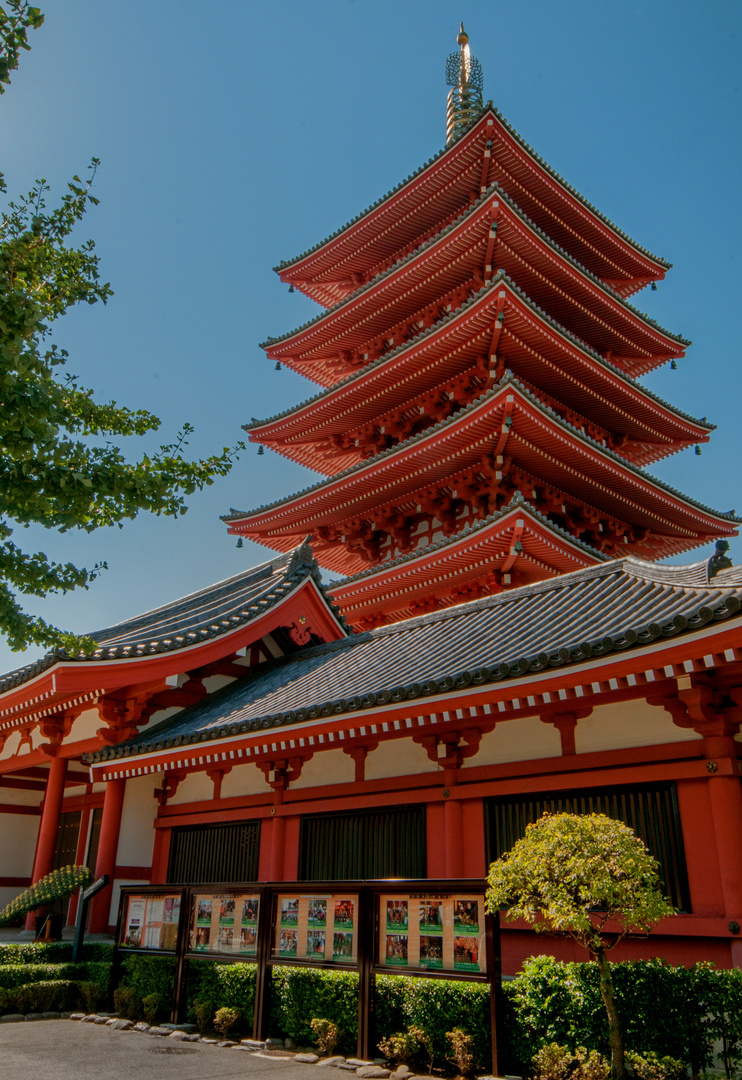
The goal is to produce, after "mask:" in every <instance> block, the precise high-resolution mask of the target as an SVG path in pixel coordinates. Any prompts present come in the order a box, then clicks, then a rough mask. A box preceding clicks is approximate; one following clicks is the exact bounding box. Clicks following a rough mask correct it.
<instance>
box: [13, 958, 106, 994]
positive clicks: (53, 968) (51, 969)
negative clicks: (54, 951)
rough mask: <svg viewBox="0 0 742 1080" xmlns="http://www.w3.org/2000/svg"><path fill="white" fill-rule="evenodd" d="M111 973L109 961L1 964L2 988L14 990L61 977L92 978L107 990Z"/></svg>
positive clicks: (73, 979)
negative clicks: (27, 984)
mask: <svg viewBox="0 0 742 1080" xmlns="http://www.w3.org/2000/svg"><path fill="white" fill-rule="evenodd" d="M110 975H111V965H110V964H107V963H96V962H84V963H80V964H72V963H63V964H3V965H1V966H0V988H2V989H4V990H13V989H15V987H17V986H23V985H25V984H26V983H34V982H49V981H53V982H57V981H58V980H60V979H62V980H65V981H73V982H80V981H82V980H90V981H91V982H95V983H97V984H98V985H99V986H100V987H101V990H102V991H103V992H107V990H108V985H109V981H110Z"/></svg>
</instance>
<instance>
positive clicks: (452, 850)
mask: <svg viewBox="0 0 742 1080" xmlns="http://www.w3.org/2000/svg"><path fill="white" fill-rule="evenodd" d="M462 824H463V815H462V812H461V803H460V802H459V800H458V799H451V798H449V799H447V800H446V802H445V803H444V807H443V832H444V836H445V844H446V877H449V878H457V877H463V876H464V838H463V829H462Z"/></svg>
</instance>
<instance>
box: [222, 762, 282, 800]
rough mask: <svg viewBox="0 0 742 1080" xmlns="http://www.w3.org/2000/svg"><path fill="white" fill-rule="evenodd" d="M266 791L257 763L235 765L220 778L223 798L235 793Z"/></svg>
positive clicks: (262, 792) (248, 793)
mask: <svg viewBox="0 0 742 1080" xmlns="http://www.w3.org/2000/svg"><path fill="white" fill-rule="evenodd" d="M268 791H270V788H269V787H268V785H267V783H266V781H265V774H264V773H263V771H262V769H259V768H258V767H257V765H235V767H234V768H233V769H232V771H231V772H228V773H227V775H226V776H225V777H224V779H223V780H222V798H223V799H231V798H233V797H234V796H237V795H265V794H266V793H267V792H268ZM209 798H211V796H209Z"/></svg>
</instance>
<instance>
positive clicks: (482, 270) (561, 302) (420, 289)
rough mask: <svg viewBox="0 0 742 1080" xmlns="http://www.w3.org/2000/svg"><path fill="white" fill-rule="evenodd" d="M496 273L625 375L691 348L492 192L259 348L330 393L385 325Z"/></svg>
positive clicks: (421, 312) (420, 311) (418, 314)
mask: <svg viewBox="0 0 742 1080" xmlns="http://www.w3.org/2000/svg"><path fill="white" fill-rule="evenodd" d="M496 271H502V272H504V273H506V274H508V275H509V276H510V277H511V278H512V279H513V280H514V281H515V282H516V284H517V285H518V286H519V287H520V288H522V289H524V291H525V292H526V293H527V294H528V295H529V296H530V297H531V298H532V300H533V302H534V303H535V304H537V305H538V306H540V307H542V308H544V309H545V310H546V311H548V312H549V314H550V315H551V316H552V317H553V318H555V319H556V320H557V321H558V322H559V323H561V324H562V325H563V326H566V327H567V328H568V329H569V330H570V331H571V332H572V333H575V334H576V335H577V336H578V337H579V338H580V339H581V340H582V341H584V342H586V343H587V344H588V345H589V346H591V347H592V348H596V349H598V350H599V351H601V352H604V353H607V354H610V355H611V359H612V361H613V363H614V364H617V365H618V366H619V367H622V368H623V369H624V370H625V371H626V372H627V373H628V374H630V375H639V374H643V373H644V372H646V371H648V370H651V369H652V368H654V367H656V366H657V365H658V364H660V363H663V362H664V361H665V360H669V359H673V358H678V357H681V356H683V355H684V353H685V347H686V345H687V344H688V342H686V341H685V340H684V339H682V338H680V337H678V336H673V335H672V334H670V333H669V332H668V331H666V330H664V329H663V328H662V327H660V326H658V325H657V324H656V323H654V322H653V321H652V320H651V319H649V318H648V317H647V316H645V315H643V314H642V313H641V312H639V311H638V310H636V309H635V308H633V307H631V306H630V305H628V304H627V303H626V301H625V300H623V299H621V298H620V297H619V296H617V295H616V294H614V293H613V292H612V291H611V290H609V289H607V288H605V287H604V286H603V284H602V283H601V282H600V281H598V280H597V279H595V278H594V277H593V276H592V275H590V274H589V273H588V272H587V271H586V270H585V269H584V268H583V267H581V266H580V265H579V264H578V263H575V262H574V261H573V260H570V259H569V257H568V256H567V255H566V253H565V252H563V251H561V249H559V248H558V247H557V246H555V245H554V244H553V243H552V242H551V241H550V240H549V239H548V238H547V237H545V236H544V235H543V234H542V233H540V232H539V230H538V229H536V227H535V226H534V225H533V223H532V222H530V221H528V219H527V218H525V217H524V216H523V215H522V214H521V213H520V212H519V211H518V209H517V207H515V206H513V205H512V204H511V203H510V202H509V201H508V200H507V198H506V197H505V196H504V195H503V193H502V192H499V191H497V190H496V191H494V192H491V193H488V194H487V195H486V196H484V197H483V198H482V199H480V200H479V201H478V202H477V203H475V204H474V206H473V207H472V208H471V209H469V210H468V211H467V212H466V213H464V214H462V215H461V217H460V218H458V219H457V220H456V221H455V222H454V223H453V224H452V225H450V226H449V227H448V228H447V229H445V230H444V231H443V232H442V233H440V234H438V235H437V236H436V237H435V238H433V240H431V241H430V242H429V243H427V244H425V245H424V246H423V247H422V248H421V249H419V250H417V251H415V252H413V253H412V254H411V255H410V256H408V257H407V258H405V259H403V260H401V261H400V262H399V263H397V264H395V265H394V266H393V267H392V268H391V269H390V270H389V271H386V272H385V273H384V274H381V275H380V276H379V277H378V278H376V279H374V280H372V281H371V282H369V284H368V285H365V286H363V287H362V288H361V289H359V290H358V291H357V292H356V293H354V294H353V295H352V296H351V297H349V298H348V299H347V300H345V301H344V302H343V303H341V304H339V305H337V306H336V307H335V308H331V309H330V310H329V311H327V312H325V313H324V314H321V315H319V316H317V317H316V318H315V319H313V320H311V321H310V322H309V323H306V324H304V325H303V326H301V327H299V328H297V329H296V330H295V331H292V332H291V333H289V334H287V335H284V336H283V337H282V338H280V339H277V340H271V341H269V342H265V343H264V345H263V347H264V348H265V350H266V353H267V355H268V357H269V358H270V359H272V360H276V361H280V362H282V363H286V364H287V366H288V367H290V368H292V369H293V370H295V371H298V372H301V373H302V374H305V375H307V376H308V377H309V378H312V379H313V380H315V381H317V382H320V383H321V384H323V385H334V384H335V383H336V382H338V381H340V378H341V377H342V376H343V374H347V373H349V372H352V370H353V369H354V366H356V367H357V366H358V363H359V362H360V363H362V362H363V359H364V357H365V359H366V360H367V359H368V358H369V357H368V350H369V348H371V346H372V343H373V342H374V341H375V340H376V338H377V337H379V335H381V336H387V337H388V334H389V327H390V326H393V325H394V326H397V325H402V324H405V325H409V320H412V322H413V323H415V321H416V320H417V319H419V318H421V317H424V312H425V311H426V309H427V308H428V307H429V306H430V305H431V304H433V303H434V302H435V301H436V300H440V297H441V296H444V295H445V294H448V293H451V292H452V291H454V292H455V291H456V290H457V289H462V288H463V289H466V290H467V291H469V292H471V291H473V289H474V288H477V287H479V284H481V283H482V282H483V281H484V282H486V281H488V280H489V279H491V278H492V276H493V275H494V273H495V272H496ZM477 283H479V284H477ZM467 298H468V297H466V296H465V297H463V298H462V300H465V299H467ZM460 302H461V301H460ZM460 302H459V303H460ZM438 306H439V308H440V307H442V306H443V305H442V304H440V303H439V304H438ZM457 306H458V305H457ZM405 320H407V323H405ZM392 336H394V331H392ZM344 358H345V359H344ZM354 358H355V359H354ZM343 364H344V365H345V370H343Z"/></svg>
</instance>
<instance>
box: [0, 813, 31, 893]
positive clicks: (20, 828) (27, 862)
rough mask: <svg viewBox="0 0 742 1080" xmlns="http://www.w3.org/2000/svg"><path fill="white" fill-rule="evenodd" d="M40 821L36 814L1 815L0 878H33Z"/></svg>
mask: <svg viewBox="0 0 742 1080" xmlns="http://www.w3.org/2000/svg"><path fill="white" fill-rule="evenodd" d="M18 794H25V792H19V793H18ZM29 794H31V793H29ZM40 821H41V818H40V817H37V816H36V815H35V814H34V815H31V814H0V877H30V876H31V871H32V870H33V857H34V852H35V851H36V837H37V836H38V832H39V823H40ZM11 891H12V890H11ZM10 899H11V900H12V899H13V897H12V896H11V898H10Z"/></svg>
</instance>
